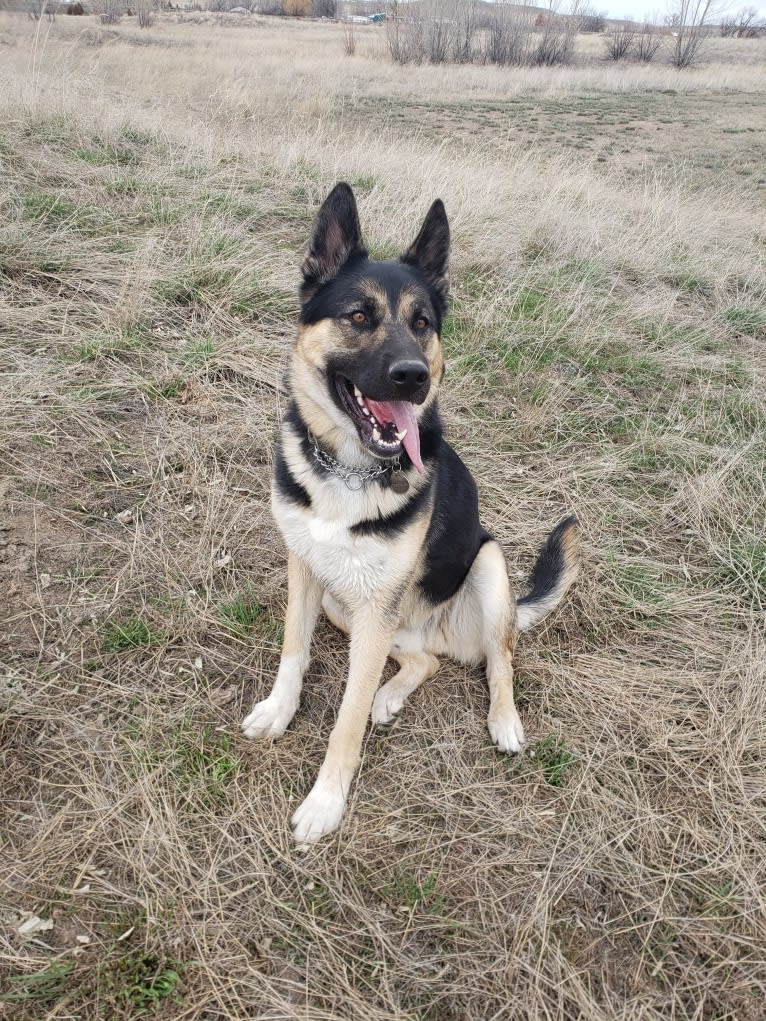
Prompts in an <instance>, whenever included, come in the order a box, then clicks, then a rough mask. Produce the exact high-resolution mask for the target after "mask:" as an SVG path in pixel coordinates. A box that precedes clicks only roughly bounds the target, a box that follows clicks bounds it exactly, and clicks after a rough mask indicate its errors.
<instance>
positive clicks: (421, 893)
mask: <svg viewBox="0 0 766 1021" xmlns="http://www.w3.org/2000/svg"><path fill="white" fill-rule="evenodd" d="M438 880H439V877H438V875H437V874H436V873H435V872H431V873H430V874H429V875H428V876H426V878H425V879H424V880H423V881H422V882H421V881H419V880H418V879H416V878H415V876H411V875H408V874H407V873H405V872H398V873H397V875H396V878H395V880H394V882H393V883H391V884H390V885H389V886H386V887H384V888H383V894H384V895H385V896H386V897H387V898H389V899H390V900H392V901H394V902H395V904H397V905H399V906H401V907H408V908H419V909H420V910H422V911H425V913H426V914H429V915H442V914H443V913H444V907H445V900H444V895H443V894H441V893H438V892H437V889H436V884H437V882H438Z"/></svg>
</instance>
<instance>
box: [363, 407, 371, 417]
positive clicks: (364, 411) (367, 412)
mask: <svg viewBox="0 0 766 1021" xmlns="http://www.w3.org/2000/svg"><path fill="white" fill-rule="evenodd" d="M362 412H363V414H365V415H366V416H367V417H368V418H369V417H370V412H369V411H368V410H367V408H365V407H362Z"/></svg>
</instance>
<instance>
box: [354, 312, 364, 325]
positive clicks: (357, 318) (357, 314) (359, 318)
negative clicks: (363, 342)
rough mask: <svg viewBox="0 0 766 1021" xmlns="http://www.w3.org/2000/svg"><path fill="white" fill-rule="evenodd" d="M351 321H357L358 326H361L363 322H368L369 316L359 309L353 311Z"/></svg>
mask: <svg viewBox="0 0 766 1021" xmlns="http://www.w3.org/2000/svg"><path fill="white" fill-rule="evenodd" d="M351 322H352V323H356V324H357V326H361V325H362V324H363V323H366V322H367V316H366V315H365V314H364V312H360V311H358V310H357V311H356V312H352V313H351Z"/></svg>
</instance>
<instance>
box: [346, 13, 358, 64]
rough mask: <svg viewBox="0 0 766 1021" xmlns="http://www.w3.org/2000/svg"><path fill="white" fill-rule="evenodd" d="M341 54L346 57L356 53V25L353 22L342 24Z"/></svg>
mask: <svg viewBox="0 0 766 1021" xmlns="http://www.w3.org/2000/svg"><path fill="white" fill-rule="evenodd" d="M343 52H344V53H345V54H346V56H347V57H353V56H354V54H355V53H356V25H355V24H354V22H353V21H345V22H344V23H343Z"/></svg>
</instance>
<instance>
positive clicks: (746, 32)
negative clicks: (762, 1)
mask: <svg viewBox="0 0 766 1021" xmlns="http://www.w3.org/2000/svg"><path fill="white" fill-rule="evenodd" d="M764 24H765V23H764V22H763V21H759V20H758V10H757V9H756V8H755V7H743V8H741V10H739V11H737V13H736V14H732V15H730V16H729V17H727V18H722V19H721V35H722V36H724V37H726V36H738V37H739V38H743V37H744V38H748V37H750V36H751V35H753V36H755V35H758V34H759V33H760V31H761V30H762V29H763V27H764Z"/></svg>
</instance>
